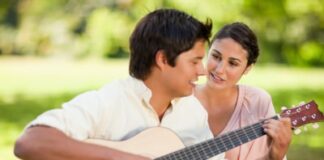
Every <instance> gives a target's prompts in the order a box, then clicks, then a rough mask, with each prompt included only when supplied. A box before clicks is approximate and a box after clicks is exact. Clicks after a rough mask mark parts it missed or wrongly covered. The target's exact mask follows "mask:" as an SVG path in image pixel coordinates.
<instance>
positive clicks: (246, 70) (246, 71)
mask: <svg viewBox="0 0 324 160" xmlns="http://www.w3.org/2000/svg"><path fill="white" fill-rule="evenodd" d="M252 67H253V64H250V65H249V66H247V67H246V68H245V71H244V73H243V74H245V75H247V74H248V73H249V72H250V70H251V69H252Z"/></svg>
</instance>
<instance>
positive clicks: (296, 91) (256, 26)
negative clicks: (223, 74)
mask: <svg viewBox="0 0 324 160" xmlns="http://www.w3.org/2000/svg"><path fill="white" fill-rule="evenodd" d="M161 7H165V8H177V9H180V10H183V11H185V12H187V13H189V14H191V15H193V16H194V17H197V18H198V19H200V20H202V21H205V20H206V18H207V17H209V18H211V19H212V20H213V25H214V28H213V33H215V32H216V31H217V30H218V29H220V27H221V26H223V25H224V24H226V23H232V22H234V21H241V22H244V23H246V24H248V25H249V26H250V27H251V28H252V29H253V30H254V31H255V32H256V34H257V36H258V38H259V42H260V43H259V44H260V46H261V56H260V59H259V61H258V63H257V65H256V66H255V67H254V69H253V70H252V72H251V73H250V74H248V75H247V76H246V77H244V78H243V80H242V81H241V83H244V84H249V85H253V86H258V87H261V88H264V89H266V90H267V91H268V92H269V93H270V94H271V95H272V97H273V102H274V104H275V106H276V111H277V112H280V107H281V106H284V105H285V106H291V105H297V104H298V103H299V102H300V101H309V100H312V99H314V100H315V101H316V102H317V103H318V105H319V106H320V108H321V109H322V110H323V111H324V68H323V67H324V1H323V0H271V1H257V0H245V1H243V0H242V1H240V0H227V1H224V0H199V1H197V0H1V1H0V159H1V160H2V159H4V160H13V159H16V158H15V157H14V155H13V153H12V150H13V144H14V141H15V140H16V139H17V137H18V136H19V134H20V133H21V132H22V130H23V128H24V126H25V125H26V124H27V123H28V122H29V121H31V120H32V119H34V118H35V117H36V116H37V115H38V114H40V113H42V112H44V111H45V110H48V109H51V108H56V107H59V106H60V104H61V103H62V102H65V101H68V100H69V99H71V98H72V97H74V96H76V95H77V94H79V93H81V92H83V91H86V90H89V89H97V88H98V87H100V86H102V85H104V84H105V83H108V82H110V81H112V80H114V79H119V78H124V77H126V76H127V75H128V56H129V49H128V38H129V36H130V34H131V32H132V30H133V28H134V26H135V24H136V23H137V22H138V20H139V19H140V18H141V17H142V16H144V15H145V14H147V13H148V12H150V11H152V10H154V9H157V8H161ZM201 82H203V80H202V81H201ZM323 124H324V123H323ZM323 124H321V123H320V125H322V127H321V126H320V128H319V129H318V130H314V129H312V128H311V127H308V128H306V129H305V128H304V127H302V130H303V131H304V132H302V133H301V134H300V135H295V136H293V141H292V144H291V146H290V149H289V152H288V159H292V160H298V159H301V160H302V159H324V158H323V157H324V152H323V150H324V143H323V142H324V137H323V135H324V129H323V128H324V125H323Z"/></svg>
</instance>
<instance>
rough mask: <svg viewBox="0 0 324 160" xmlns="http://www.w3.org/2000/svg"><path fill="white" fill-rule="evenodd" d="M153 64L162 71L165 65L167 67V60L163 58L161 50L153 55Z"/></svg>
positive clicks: (163, 53)
mask: <svg viewBox="0 0 324 160" xmlns="http://www.w3.org/2000/svg"><path fill="white" fill-rule="evenodd" d="M155 63H156V66H157V67H158V68H160V69H163V68H164V67H165V66H166V65H168V60H167V58H166V56H165V52H164V51H163V50H158V51H157V53H156V55H155Z"/></svg>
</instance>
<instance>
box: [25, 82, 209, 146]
mask: <svg viewBox="0 0 324 160" xmlns="http://www.w3.org/2000/svg"><path fill="white" fill-rule="evenodd" d="M151 95H152V93H151V91H150V89H149V88H147V87H146V86H145V84H144V83H143V81H140V80H137V79H135V78H132V77H129V78H127V79H124V80H119V81H114V82H112V83H110V84H108V85H106V86H104V87H103V88H101V89H99V90H97V91H89V92H86V93H83V94H81V95H79V96H77V97H76V98H74V99H72V100H71V101H69V102H67V103H64V104H63V106H62V108H60V109H53V110H50V111H47V112H45V113H43V114H41V115H40V116H38V117H37V118H36V119H35V120H34V121H32V122H31V123H30V124H29V125H28V126H33V125H47V126H51V127H54V128H57V129H59V130H61V131H62V132H64V133H65V134H66V135H68V136H70V137H72V138H74V139H78V140H85V139H88V138H96V139H105V140H117V141H118V140H125V139H128V138H130V137H132V136H134V135H136V134H137V133H139V132H141V131H143V130H144V129H146V128H149V127H156V126H161V127H166V128H169V129H171V130H173V131H174V132H175V133H176V134H177V135H178V136H179V138H180V139H181V140H182V141H183V143H184V144H185V145H186V146H188V145H192V144H195V143H198V142H201V141H204V140H207V139H210V138H212V137H213V135H212V133H211V131H210V130H209V126H208V120H207V116H208V115H207V112H206V111H205V110H204V108H203V107H202V106H201V104H200V103H199V101H198V100H197V99H196V98H193V97H192V95H191V96H188V97H183V98H179V99H175V100H173V101H172V102H171V104H172V107H170V108H169V109H168V110H167V111H166V113H165V115H164V116H163V118H162V120H161V121H160V120H159V118H158V116H157V114H156V112H155V111H154V109H153V108H152V106H151V105H150V103H149V100H150V98H151Z"/></svg>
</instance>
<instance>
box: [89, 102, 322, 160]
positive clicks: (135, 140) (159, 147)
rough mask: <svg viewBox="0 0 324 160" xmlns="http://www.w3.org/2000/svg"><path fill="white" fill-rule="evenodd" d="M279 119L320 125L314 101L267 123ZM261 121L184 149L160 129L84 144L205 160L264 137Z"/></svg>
mask: <svg viewBox="0 0 324 160" xmlns="http://www.w3.org/2000/svg"><path fill="white" fill-rule="evenodd" d="M279 117H289V118H290V119H291V125H292V127H293V129H296V128H297V127H299V126H302V125H305V124H308V123H314V122H320V121H324V116H323V113H322V112H321V111H319V109H318V106H317V104H316V103H315V101H311V102H309V103H306V104H302V105H299V106H297V107H294V108H291V109H284V110H283V111H282V112H281V114H280V115H276V116H273V117H270V118H268V119H271V118H272V119H278V118H279ZM265 120H266V119H265ZM265 120H262V121H260V122H258V123H255V124H252V125H250V126H246V127H244V128H241V129H237V130H234V131H231V132H229V133H226V134H223V135H220V136H217V137H215V138H213V139H210V140H207V141H204V142H201V143H198V144H195V145H192V146H188V147H185V146H184V145H183V143H182V142H181V140H180V138H178V136H177V135H176V134H175V133H174V132H172V131H171V130H169V129H167V128H162V127H153V128H149V129H147V130H144V131H142V132H141V133H139V134H137V135H136V136H134V137H132V138H130V139H128V140H125V141H105V140H99V139H88V140H87V141H86V142H89V143H93V144H98V145H103V146H107V147H110V148H114V149H117V150H121V151H125V152H129V153H133V154H138V155H142V156H147V157H151V158H154V159H156V160H193V159H195V160H205V159H208V158H211V157H213V156H215V155H218V154H221V153H223V152H225V151H228V150H230V149H232V148H235V147H237V146H239V145H242V144H244V143H247V142H249V141H252V140H254V139H257V138H259V137H261V136H263V135H265V132H264V131H263V128H262V124H263V122H264V121H265ZM315 126H316V125H315Z"/></svg>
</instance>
